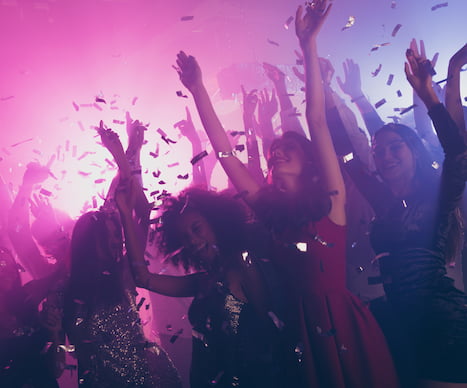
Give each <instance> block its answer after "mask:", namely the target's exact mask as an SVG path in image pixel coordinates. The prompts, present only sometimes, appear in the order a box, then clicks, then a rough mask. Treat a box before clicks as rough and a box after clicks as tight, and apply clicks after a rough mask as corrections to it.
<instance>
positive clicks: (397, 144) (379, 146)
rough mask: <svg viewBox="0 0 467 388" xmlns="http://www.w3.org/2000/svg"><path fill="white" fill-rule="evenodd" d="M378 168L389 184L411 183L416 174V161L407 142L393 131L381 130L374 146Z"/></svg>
mask: <svg viewBox="0 0 467 388" xmlns="http://www.w3.org/2000/svg"><path fill="white" fill-rule="evenodd" d="M373 154H374V158H375V163H376V168H377V170H378V172H379V174H380V175H381V177H382V178H383V179H384V180H385V181H386V182H387V183H388V184H389V185H391V184H395V183H397V182H405V183H409V182H411V181H412V179H413V177H414V175H415V169H416V161H415V158H414V155H413V153H412V150H411V149H410V148H409V146H408V145H407V143H406V142H405V141H404V140H403V139H402V137H401V136H399V135H398V134H397V133H395V132H393V131H381V132H379V133H378V134H377V135H376V137H375V145H374V148H373Z"/></svg>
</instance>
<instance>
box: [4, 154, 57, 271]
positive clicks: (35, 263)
mask: <svg viewBox="0 0 467 388" xmlns="http://www.w3.org/2000/svg"><path fill="white" fill-rule="evenodd" d="M48 176H49V168H48V167H47V166H41V165H40V164H38V163H29V164H28V165H27V167H26V171H25V173H24V176H23V182H22V184H21V186H20V188H19V191H18V194H17V195H16V198H15V200H14V202H13V205H12V206H11V209H10V211H9V214H8V232H9V236H10V240H11V243H12V244H13V247H14V248H15V251H16V253H17V254H18V257H19V259H20V260H21V263H22V264H23V265H24V266H25V267H26V269H27V270H28V271H29V272H30V273H31V275H32V277H33V278H35V279H38V278H42V277H44V276H46V275H48V274H50V273H51V271H52V269H53V268H54V267H53V266H51V265H49V264H48V263H47V262H46V260H45V258H44V257H43V256H42V255H41V254H40V251H39V248H38V247H37V245H36V243H35V242H34V239H33V238H32V234H31V225H30V218H29V201H30V199H31V194H32V191H33V188H34V186H35V185H37V184H39V183H42V182H43V181H45V180H46V179H47V177H48Z"/></svg>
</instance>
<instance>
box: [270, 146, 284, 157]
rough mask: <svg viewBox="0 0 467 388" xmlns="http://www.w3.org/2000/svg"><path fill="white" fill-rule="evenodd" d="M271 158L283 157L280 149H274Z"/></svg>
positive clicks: (279, 147)
mask: <svg viewBox="0 0 467 388" xmlns="http://www.w3.org/2000/svg"><path fill="white" fill-rule="evenodd" d="M272 156H274V157H282V156H284V150H283V149H282V147H281V146H278V147H276V148H274V150H273V151H272Z"/></svg>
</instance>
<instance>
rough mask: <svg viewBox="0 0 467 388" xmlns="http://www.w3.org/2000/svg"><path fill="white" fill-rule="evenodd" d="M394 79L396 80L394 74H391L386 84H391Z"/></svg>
mask: <svg viewBox="0 0 467 388" xmlns="http://www.w3.org/2000/svg"><path fill="white" fill-rule="evenodd" d="M393 80H394V74H389V76H388V80H387V81H386V85H388V86H391V84H392V81H393Z"/></svg>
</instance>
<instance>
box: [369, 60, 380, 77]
mask: <svg viewBox="0 0 467 388" xmlns="http://www.w3.org/2000/svg"><path fill="white" fill-rule="evenodd" d="M382 67H383V65H382V64H381V63H380V64H379V66H378V67H377V68H376V69H375V71H372V72H371V75H372V76H373V77H376V76H377V75H378V74H379V72H380V71H381V69H382Z"/></svg>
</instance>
